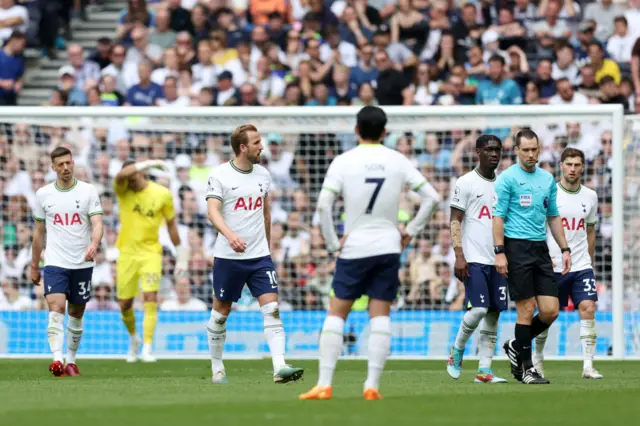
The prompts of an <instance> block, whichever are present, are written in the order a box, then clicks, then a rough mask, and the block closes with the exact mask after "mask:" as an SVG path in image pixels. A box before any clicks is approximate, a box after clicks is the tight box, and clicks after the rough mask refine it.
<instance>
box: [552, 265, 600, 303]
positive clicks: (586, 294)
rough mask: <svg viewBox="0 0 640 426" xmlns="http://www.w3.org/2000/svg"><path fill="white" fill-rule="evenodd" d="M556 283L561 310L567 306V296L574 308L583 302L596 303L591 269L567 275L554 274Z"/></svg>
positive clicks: (594, 282)
mask: <svg viewBox="0 0 640 426" xmlns="http://www.w3.org/2000/svg"><path fill="white" fill-rule="evenodd" d="M556 281H557V282H558V290H559V293H560V306H561V307H563V308H564V307H566V306H568V305H569V296H571V300H572V301H573V305H574V306H575V307H576V308H577V307H578V305H579V304H580V302H582V301H583V300H593V301H594V302H597V301H598V292H597V291H596V276H595V275H594V274H593V269H585V270H584V271H577V272H569V273H568V274H567V275H562V274H560V273H556Z"/></svg>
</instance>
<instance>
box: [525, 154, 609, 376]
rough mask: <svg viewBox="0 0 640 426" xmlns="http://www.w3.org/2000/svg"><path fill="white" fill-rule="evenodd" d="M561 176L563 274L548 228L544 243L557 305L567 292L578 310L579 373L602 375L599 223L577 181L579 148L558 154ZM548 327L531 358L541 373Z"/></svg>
mask: <svg viewBox="0 0 640 426" xmlns="http://www.w3.org/2000/svg"><path fill="white" fill-rule="evenodd" d="M560 169H561V170H562V178H561V179H560V182H558V184H557V186H558V196H557V200H558V210H559V211H560V216H561V217H562V226H563V228H564V232H565V235H566V236H567V242H568V243H569V248H570V249H571V258H572V263H571V271H570V272H569V273H568V274H566V275H562V274H561V273H560V272H561V270H562V260H561V259H562V255H561V253H560V248H559V247H558V244H556V242H555V240H554V239H553V237H552V236H551V233H550V232H548V238H547V244H548V245H549V252H550V253H549V254H550V255H551V259H552V260H553V263H554V269H555V272H556V280H557V281H558V289H559V294H560V306H561V307H563V308H564V307H566V306H567V305H568V304H569V296H571V300H572V301H573V304H574V306H576V307H577V309H578V312H579V313H580V341H581V343H582V356H583V360H584V364H583V368H582V377H584V378H585V379H602V374H600V373H599V372H598V371H597V370H596V369H595V368H593V357H594V355H595V349H596V323H595V311H596V302H597V301H598V292H597V289H596V280H595V274H594V273H593V265H594V255H595V244H596V230H595V226H596V224H597V223H598V195H597V194H596V192H595V191H593V190H592V189H590V188H587V187H586V186H584V185H582V184H581V183H580V179H581V176H582V173H583V172H584V153H583V152H582V151H580V150H579V149H575V148H567V149H565V150H564V152H563V153H562V156H561V157H560ZM547 335H548V330H547V331H545V332H543V333H541V334H540V335H538V337H536V339H535V342H536V344H535V355H534V357H533V362H534V365H535V367H536V369H537V370H538V372H539V373H540V374H544V368H543V367H544V366H543V361H544V356H543V350H544V344H545V342H546V341H547Z"/></svg>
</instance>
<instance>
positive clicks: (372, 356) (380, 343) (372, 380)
mask: <svg viewBox="0 0 640 426" xmlns="http://www.w3.org/2000/svg"><path fill="white" fill-rule="evenodd" d="M370 328H371V329H370V330H369V348H368V356H369V363H368V374H367V380H366V381H365V382H364V388H365V389H369V388H374V389H378V388H380V375H381V374H382V370H384V365H385V364H386V362H387V357H388V356H389V353H390V352H391V318H389V317H385V316H380V317H374V318H371V321H370Z"/></svg>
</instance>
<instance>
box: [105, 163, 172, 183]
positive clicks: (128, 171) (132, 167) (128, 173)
mask: <svg viewBox="0 0 640 426" xmlns="http://www.w3.org/2000/svg"><path fill="white" fill-rule="evenodd" d="M150 168H157V169H163V170H165V171H168V170H169V168H168V166H167V163H165V162H164V161H162V160H146V161H140V162H137V163H134V164H129V165H128V166H126V167H123V168H122V170H120V171H119V172H118V174H117V175H116V178H115V183H116V184H117V185H121V184H123V183H125V182H126V181H127V179H129V178H130V177H132V176H133V175H135V174H136V173H138V172H140V171H143V170H147V169H150Z"/></svg>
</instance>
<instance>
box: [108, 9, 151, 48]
mask: <svg viewBox="0 0 640 426" xmlns="http://www.w3.org/2000/svg"><path fill="white" fill-rule="evenodd" d="M155 19H156V18H155V13H154V12H153V11H150V10H149V9H148V8H147V2H146V0H129V1H128V5H127V7H126V8H125V9H123V10H122V11H121V12H120V17H119V18H118V28H117V30H116V38H117V39H118V40H119V41H120V43H122V44H124V45H125V46H131V44H132V38H133V34H132V31H133V30H134V29H135V28H136V27H139V26H142V27H144V28H152V27H155Z"/></svg>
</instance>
